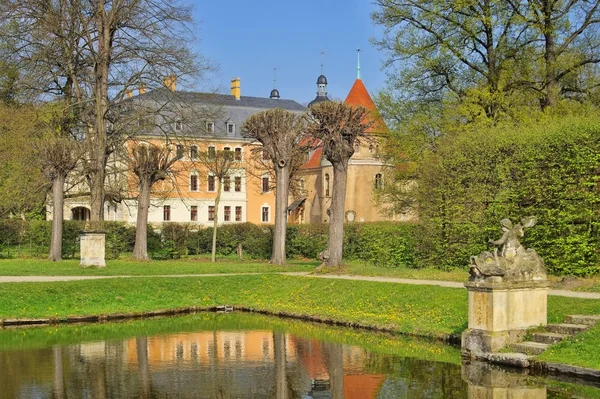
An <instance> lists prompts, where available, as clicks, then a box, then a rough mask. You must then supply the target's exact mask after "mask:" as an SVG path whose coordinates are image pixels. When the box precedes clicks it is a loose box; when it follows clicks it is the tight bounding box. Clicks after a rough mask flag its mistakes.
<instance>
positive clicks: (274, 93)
mask: <svg viewBox="0 0 600 399" xmlns="http://www.w3.org/2000/svg"><path fill="white" fill-rule="evenodd" d="M269 98H272V99H274V100H279V90H277V67H275V68H273V90H271V94H270V95H269Z"/></svg>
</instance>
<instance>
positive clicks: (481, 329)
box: [462, 277, 549, 355]
mask: <svg viewBox="0 0 600 399" xmlns="http://www.w3.org/2000/svg"><path fill="white" fill-rule="evenodd" d="M548 286H549V283H548V281H547V280H543V281H535V280H530V281H511V282H506V281H504V280H503V279H502V277H490V278H487V279H485V280H484V281H469V282H467V283H465V287H467V290H468V291H469V325H468V329H467V330H466V331H465V332H463V335H462V350H463V353H464V354H465V355H477V354H481V353H490V352H497V351H498V350H500V349H502V348H503V347H505V346H507V345H509V344H512V343H514V342H517V341H519V340H520V339H521V338H522V337H523V336H524V335H525V334H526V332H527V329H529V328H533V327H537V326H545V325H546V324H547V303H548Z"/></svg>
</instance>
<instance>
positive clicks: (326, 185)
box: [325, 173, 329, 197]
mask: <svg viewBox="0 0 600 399" xmlns="http://www.w3.org/2000/svg"><path fill="white" fill-rule="evenodd" d="M325 196H326V197H329V173H325Z"/></svg>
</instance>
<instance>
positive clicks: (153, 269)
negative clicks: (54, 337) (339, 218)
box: [0, 258, 319, 276]
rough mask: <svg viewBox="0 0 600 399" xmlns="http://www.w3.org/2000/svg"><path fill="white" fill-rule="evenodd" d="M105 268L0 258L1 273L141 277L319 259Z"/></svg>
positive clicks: (303, 265)
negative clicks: (270, 262)
mask: <svg viewBox="0 0 600 399" xmlns="http://www.w3.org/2000/svg"><path fill="white" fill-rule="evenodd" d="M106 263H107V267H104V268H93V267H91V268H82V267H80V266H79V260H78V259H68V260H63V261H62V262H51V261H49V260H47V259H0V276H125V275H129V276H140V275H161V274H207V273H271V272H282V271H286V272H303V271H313V270H314V269H315V267H317V266H318V265H319V262H318V261H294V260H292V261H290V262H289V263H288V265H286V266H284V267H282V266H275V265H271V264H269V263H267V262H266V261H264V260H257V261H255V260H243V261H239V260H237V259H232V258H224V259H218V261H217V262H216V263H211V262H210V258H185V259H177V260H161V261H151V262H143V261H136V260H132V259H115V260H108V261H107V262H106Z"/></svg>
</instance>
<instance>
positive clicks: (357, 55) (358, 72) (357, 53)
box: [356, 47, 360, 79]
mask: <svg viewBox="0 0 600 399" xmlns="http://www.w3.org/2000/svg"><path fill="white" fill-rule="evenodd" d="M356 57H357V58H358V66H357V67H356V71H357V79H360V47H359V48H357V49H356Z"/></svg>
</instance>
